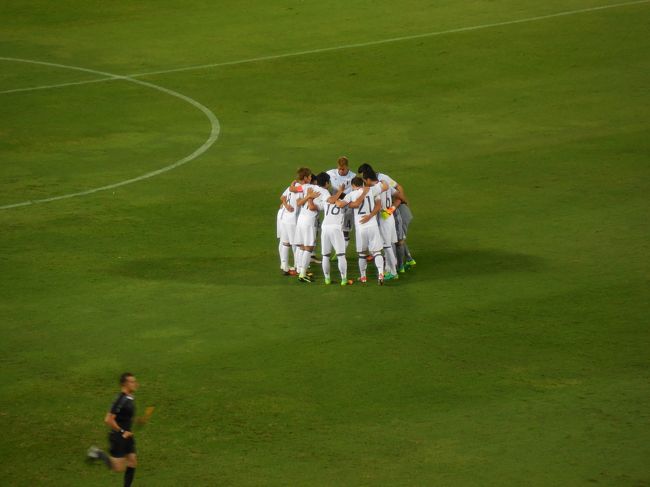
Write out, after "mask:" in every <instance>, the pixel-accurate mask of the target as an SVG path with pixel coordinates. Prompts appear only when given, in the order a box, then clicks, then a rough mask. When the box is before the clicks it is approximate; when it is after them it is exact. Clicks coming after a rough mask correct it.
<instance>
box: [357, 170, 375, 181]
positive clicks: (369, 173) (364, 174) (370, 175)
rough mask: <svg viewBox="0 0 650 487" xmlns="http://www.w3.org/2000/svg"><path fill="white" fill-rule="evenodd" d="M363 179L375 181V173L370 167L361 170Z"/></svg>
mask: <svg viewBox="0 0 650 487" xmlns="http://www.w3.org/2000/svg"><path fill="white" fill-rule="evenodd" d="M361 176H362V177H363V179H370V180H371V181H377V173H376V172H375V171H373V170H372V169H365V170H364V171H362V172H361Z"/></svg>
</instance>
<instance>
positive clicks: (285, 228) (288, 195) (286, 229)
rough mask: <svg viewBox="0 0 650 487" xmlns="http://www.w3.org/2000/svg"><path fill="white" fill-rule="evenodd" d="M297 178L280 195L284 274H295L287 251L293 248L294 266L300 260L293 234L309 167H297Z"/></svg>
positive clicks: (282, 265)
mask: <svg viewBox="0 0 650 487" xmlns="http://www.w3.org/2000/svg"><path fill="white" fill-rule="evenodd" d="M297 175H298V179H297V181H294V182H292V183H291V185H290V186H289V187H288V188H287V189H285V190H284V193H282V196H281V197H280V202H281V204H282V208H281V209H280V217H279V218H280V242H281V244H282V246H281V247H280V249H279V251H280V268H281V270H282V273H283V274H284V275H285V276H290V275H296V272H295V271H293V272H292V269H291V268H290V267H289V251H290V250H293V263H294V267H298V265H299V264H298V263H299V261H300V255H299V254H300V252H299V250H298V248H297V245H296V241H295V235H296V224H297V221H298V213H299V210H300V208H299V207H298V204H297V201H298V199H300V198H302V197H303V189H302V186H301V185H303V184H308V183H309V181H311V171H310V170H309V168H306V167H301V168H300V169H298V174H297Z"/></svg>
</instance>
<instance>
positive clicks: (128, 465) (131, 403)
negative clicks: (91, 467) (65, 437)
mask: <svg viewBox="0 0 650 487" xmlns="http://www.w3.org/2000/svg"><path fill="white" fill-rule="evenodd" d="M120 387H121V391H120V393H119V394H118V395H117V397H116V398H115V401H113V404H112V405H111V408H110V410H109V411H108V413H106V418H104V423H106V425H108V427H109V428H110V429H111V432H110V433H109V435H108V441H109V444H110V449H109V453H110V455H107V454H106V453H105V452H104V451H103V450H100V449H99V448H97V447H95V446H91V447H90V449H89V450H88V458H90V459H92V460H102V461H103V462H104V463H105V464H106V466H107V467H108V468H110V469H111V470H113V471H115V472H124V487H129V486H130V485H131V483H132V482H133V477H134V476H135V467H136V466H137V463H138V461H137V456H136V452H135V439H134V438H133V431H132V426H133V419H134V418H135V399H134V397H133V395H134V393H135V391H137V390H138V381H137V380H136V378H135V377H134V376H133V374H131V373H130V372H125V373H123V374H122V375H121V376H120ZM145 421H146V419H144V418H140V419H139V420H138V422H140V423H144V422H145Z"/></svg>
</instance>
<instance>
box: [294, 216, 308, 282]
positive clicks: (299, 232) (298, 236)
mask: <svg viewBox="0 0 650 487" xmlns="http://www.w3.org/2000/svg"><path fill="white" fill-rule="evenodd" d="M303 230H304V225H296V233H295V238H294V243H295V244H296V245H297V246H298V247H297V249H296V253H295V262H296V272H297V273H298V276H301V275H302V272H303V268H302V264H303V253H304V248H305V246H304V237H305V236H304V232H303ZM305 272H307V271H306V270H305Z"/></svg>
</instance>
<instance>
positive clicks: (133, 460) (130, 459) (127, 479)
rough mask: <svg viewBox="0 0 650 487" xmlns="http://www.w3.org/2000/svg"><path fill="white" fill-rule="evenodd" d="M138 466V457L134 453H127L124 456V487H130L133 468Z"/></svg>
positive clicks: (133, 474) (133, 472) (133, 475)
mask: <svg viewBox="0 0 650 487" xmlns="http://www.w3.org/2000/svg"><path fill="white" fill-rule="evenodd" d="M137 466H138V457H137V455H136V453H135V452H134V453H129V454H128V455H127V456H126V469H125V471H124V487H131V484H132V483H133V478H134V477H135V467H137Z"/></svg>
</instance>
